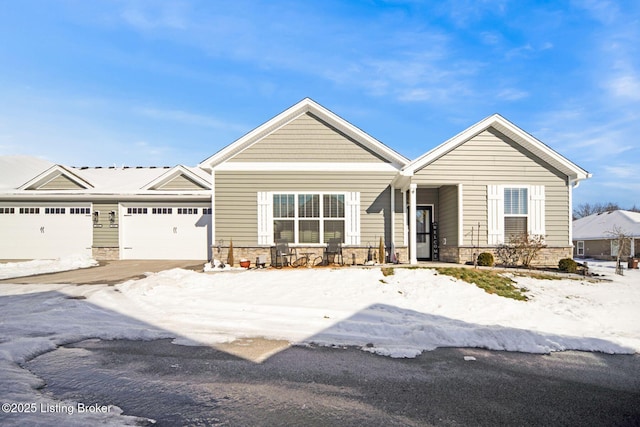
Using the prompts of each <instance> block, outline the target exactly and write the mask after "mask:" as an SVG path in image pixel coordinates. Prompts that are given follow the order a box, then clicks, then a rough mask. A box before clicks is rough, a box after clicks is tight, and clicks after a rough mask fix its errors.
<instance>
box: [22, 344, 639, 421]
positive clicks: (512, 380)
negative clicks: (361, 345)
mask: <svg viewBox="0 0 640 427" xmlns="http://www.w3.org/2000/svg"><path fill="white" fill-rule="evenodd" d="M247 341H248V342H250V340H247ZM465 358H466V359H471V358H475V360H465ZM25 367H26V368H27V369H29V370H30V371H32V372H33V373H34V374H36V375H37V376H39V377H41V378H43V379H44V380H45V381H46V386H45V387H44V389H43V390H42V391H43V392H45V393H52V394H53V396H55V397H56V398H57V399H72V400H76V401H82V402H95V403H100V404H115V405H117V406H119V407H121V408H122V409H123V410H124V413H125V414H128V415H136V416H140V417H146V418H149V419H153V420H156V421H157V424H156V425H158V426H176V425H225V426H226V425H229V426H236V425H241V426H249V425H251V426H276V425H277V426H328V425H332V426H361V425H367V426H378V425H385V426H417V425H420V426H424V425H443V426H459V425H465V426H466V425H474V426H498V425H519V426H520V425H532V426H538V425H539V426H543V425H544V426H550V425H555V426H557V425H563V426H586V425H588V426H613V425H617V426H638V425H640V355H638V354H636V355H616V356H611V355H604V354H595V353H581V352H565V353H556V354H552V355H532V354H523V353H507V352H494V351H487V350H480V349H455V348H447V349H438V350H436V351H432V352H425V353H424V354H422V355H421V356H419V357H417V358H415V359H391V358H388V357H382V356H377V355H374V354H370V353H367V352H364V351H361V350H359V349H353V348H346V349H343V348H335V349H332V348H307V347H286V346H283V347H282V351H280V352H277V353H275V354H273V355H272V356H271V357H268V358H266V359H265V360H264V361H262V363H256V362H253V361H251V360H248V359H245V358H241V357H237V356H235V355H233V354H231V353H229V352H226V351H221V350H216V349H212V348H209V347H186V346H179V345H174V344H171V343H170V341H169V340H159V341H150V342H139V341H100V340H89V341H84V342H81V343H77V344H74V345H70V346H67V347H61V348H59V349H58V350H56V351H53V352H49V353H46V354H43V355H41V356H39V357H37V358H35V359H33V360H31V361H30V362H28V363H26V364H25Z"/></svg>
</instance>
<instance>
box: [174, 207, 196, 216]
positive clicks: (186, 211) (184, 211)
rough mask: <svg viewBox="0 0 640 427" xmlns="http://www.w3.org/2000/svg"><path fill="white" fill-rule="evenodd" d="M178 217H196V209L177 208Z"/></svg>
mask: <svg viewBox="0 0 640 427" xmlns="http://www.w3.org/2000/svg"><path fill="white" fill-rule="evenodd" d="M178 215H198V208H178Z"/></svg>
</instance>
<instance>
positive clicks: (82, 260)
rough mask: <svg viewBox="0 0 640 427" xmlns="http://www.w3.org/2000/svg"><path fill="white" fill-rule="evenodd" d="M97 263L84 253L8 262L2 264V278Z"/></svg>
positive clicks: (0, 266) (0, 271)
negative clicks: (58, 257) (55, 257)
mask: <svg viewBox="0 0 640 427" xmlns="http://www.w3.org/2000/svg"><path fill="white" fill-rule="evenodd" d="M96 265H98V262H97V261H96V260H94V259H92V258H90V257H86V256H82V255H78V256H69V257H66V258H62V259H53V260H52V259H37V260H33V261H25V262H7V263H4V264H0V279H11V278H14V277H23V276H33V275H34V274H44V273H56V272H58V271H69V270H77V269H78V268H88V267H95V266H96Z"/></svg>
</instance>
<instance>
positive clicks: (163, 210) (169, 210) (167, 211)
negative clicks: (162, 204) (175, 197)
mask: <svg viewBox="0 0 640 427" xmlns="http://www.w3.org/2000/svg"><path fill="white" fill-rule="evenodd" d="M151 213H152V214H154V215H171V214H172V213H173V209H172V208H152V209H151Z"/></svg>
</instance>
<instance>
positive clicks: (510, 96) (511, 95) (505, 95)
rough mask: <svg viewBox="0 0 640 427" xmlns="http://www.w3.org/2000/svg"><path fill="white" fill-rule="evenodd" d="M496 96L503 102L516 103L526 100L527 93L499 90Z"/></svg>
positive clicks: (517, 90)
mask: <svg viewBox="0 0 640 427" xmlns="http://www.w3.org/2000/svg"><path fill="white" fill-rule="evenodd" d="M496 96H497V97H498V98H499V99H503V100H505V101H517V100H520V99H524V98H527V97H528V96H529V93H528V92H526V91H524V90H520V89H514V88H509V89H503V90H501V91H500V92H498V93H497V95H496Z"/></svg>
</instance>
